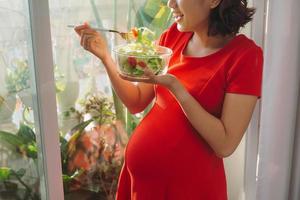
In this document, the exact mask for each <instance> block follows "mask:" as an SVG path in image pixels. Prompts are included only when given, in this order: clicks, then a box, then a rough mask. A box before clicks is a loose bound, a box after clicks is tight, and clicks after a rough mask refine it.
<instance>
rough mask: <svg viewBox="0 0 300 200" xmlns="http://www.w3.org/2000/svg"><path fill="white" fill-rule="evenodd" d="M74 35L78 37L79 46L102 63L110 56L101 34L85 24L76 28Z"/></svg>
mask: <svg viewBox="0 0 300 200" xmlns="http://www.w3.org/2000/svg"><path fill="white" fill-rule="evenodd" d="M74 30H75V31H76V33H77V34H78V35H79V36H80V45H81V46H82V47H83V48H84V49H85V50H87V51H89V52H91V53H92V54H94V55H95V56H97V57H98V58H100V59H101V60H102V61H103V60H104V59H106V57H107V56H110V54H109V51H108V47H107V43H106V41H105V38H104V37H103V36H102V35H101V33H99V32H97V31H96V30H94V29H92V28H91V27H90V26H89V25H88V24H87V23H84V24H83V25H80V26H76V27H75V29H74Z"/></svg>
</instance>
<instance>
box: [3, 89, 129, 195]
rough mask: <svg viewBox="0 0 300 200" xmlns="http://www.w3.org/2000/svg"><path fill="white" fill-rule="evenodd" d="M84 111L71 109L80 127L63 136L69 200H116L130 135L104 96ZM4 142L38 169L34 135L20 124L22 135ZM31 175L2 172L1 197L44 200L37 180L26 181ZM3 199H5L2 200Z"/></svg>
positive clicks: (88, 102) (12, 135)
mask: <svg viewBox="0 0 300 200" xmlns="http://www.w3.org/2000/svg"><path fill="white" fill-rule="evenodd" d="M81 105H82V109H81V110H76V109H74V108H72V109H70V111H69V112H70V113H73V114H74V115H76V116H77V117H78V119H79V120H80V123H79V124H77V125H76V126H75V127H74V128H73V129H72V130H71V131H70V132H69V133H68V134H67V135H66V136H64V137H63V136H62V135H61V136H60V147H61V158H62V166H63V169H62V170H63V171H62V172H63V177H62V178H63V183H64V191H65V199H86V198H98V199H103V200H104V199H105V200H110V199H111V200H112V199H114V195H115V192H116V186H117V180H118V175H119V172H120V169H121V166H122V162H123V154H124V148H125V145H126V143H127V140H128V138H127V133H126V132H125V130H124V128H123V124H122V123H121V122H119V121H117V120H116V118H115V112H114V108H113V104H112V102H111V101H110V100H109V99H108V98H106V97H103V96H102V95H99V94H92V95H88V96H87V98H86V100H85V101H83V102H81ZM0 141H1V143H2V144H3V145H4V146H5V147H7V148H8V149H9V150H10V151H12V152H14V153H15V154H18V155H20V156H23V157H26V158H28V159H30V160H33V161H34V162H33V163H35V164H36V169H37V144H36V137H35V133H34V129H33V128H32V127H30V126H28V125H25V124H21V125H20V129H19V131H18V132H17V133H10V132H5V131H0ZM28 170H29V169H26V168H20V169H17V170H16V169H13V168H8V167H7V166H1V167H0V195H6V196H7V195H10V197H11V198H16V197H18V198H19V199H26V198H27V199H40V196H39V194H38V191H39V189H38V185H39V184H38V182H39V179H38V178H34V180H32V181H31V182H32V183H33V184H31V185H29V184H27V182H26V181H24V180H23V179H24V177H25V174H26V173H27V172H28ZM0 197H1V196H0Z"/></svg>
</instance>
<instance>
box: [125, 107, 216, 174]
mask: <svg viewBox="0 0 300 200" xmlns="http://www.w3.org/2000/svg"><path fill="white" fill-rule="evenodd" d="M177 112H178V111H177ZM208 154H211V150H210V148H209V147H208V146H207V145H206V143H204V142H203V141H202V139H201V138H200V137H199V136H198V135H197V133H196V132H195V130H194V129H193V128H192V126H191V125H190V123H189V122H188V121H187V119H186V118H185V116H184V115H183V113H182V114H181V113H176V110H174V108H173V110H172V108H170V110H168V109H167V110H166V109H165V110H162V109H161V108H160V107H159V106H157V105H155V106H154V107H153V108H152V110H151V111H150V112H149V114H148V115H147V116H146V117H145V118H144V119H143V120H142V121H141V123H140V124H139V126H138V127H137V128H136V129H135V131H134V133H133V135H132V136H131V138H130V141H129V142H128V145H127V148H126V155H125V156H126V160H127V165H128V169H129V171H130V172H131V174H132V175H133V176H142V177H143V178H147V177H148V178H156V177H160V178H162V176H168V175H170V176H171V174H172V173H173V172H172V170H171V169H172V168H174V167H173V166H174V165H182V166H184V165H185V164H184V163H185V162H191V163H192V162H193V160H195V157H197V159H198V160H199V159H201V157H202V158H204V157H207V155H208ZM201 155H204V157H203V156H201ZM205 155H206V156H205Z"/></svg>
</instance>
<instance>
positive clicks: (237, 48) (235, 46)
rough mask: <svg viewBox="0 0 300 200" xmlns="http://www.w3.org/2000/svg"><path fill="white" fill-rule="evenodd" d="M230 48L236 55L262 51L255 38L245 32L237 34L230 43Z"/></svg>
mask: <svg viewBox="0 0 300 200" xmlns="http://www.w3.org/2000/svg"><path fill="white" fill-rule="evenodd" d="M230 47H231V48H230V49H231V51H232V52H233V53H234V54H235V55H240V56H241V55H245V54H251V53H262V48H261V47H260V46H259V45H257V44H256V42H255V41H254V40H252V39H251V38H249V37H248V36H246V35H244V34H239V35H236V36H235V37H234V38H233V39H232V41H231V44H230Z"/></svg>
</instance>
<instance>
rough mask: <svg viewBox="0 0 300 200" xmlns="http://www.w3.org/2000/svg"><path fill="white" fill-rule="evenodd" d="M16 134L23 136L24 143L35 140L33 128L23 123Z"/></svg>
mask: <svg viewBox="0 0 300 200" xmlns="http://www.w3.org/2000/svg"><path fill="white" fill-rule="evenodd" d="M18 136H20V137H21V138H23V140H24V142H25V144H29V143H35V142H36V137H35V133H34V132H33V130H32V129H31V128H30V127H28V126H26V125H25V124H23V123H21V124H20V128H19V131H18Z"/></svg>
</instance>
